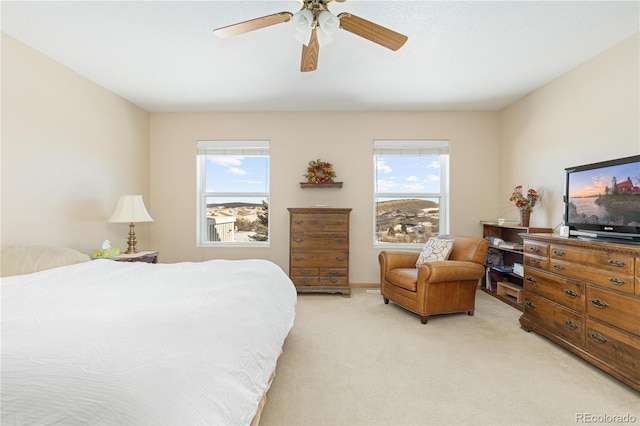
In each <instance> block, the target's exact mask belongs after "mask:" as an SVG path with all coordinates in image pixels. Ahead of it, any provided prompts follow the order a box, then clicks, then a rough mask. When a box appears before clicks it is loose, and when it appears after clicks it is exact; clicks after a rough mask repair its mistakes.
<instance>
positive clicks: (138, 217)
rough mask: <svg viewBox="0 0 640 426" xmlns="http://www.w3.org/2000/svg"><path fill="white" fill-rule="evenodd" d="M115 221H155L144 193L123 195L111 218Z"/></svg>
mask: <svg viewBox="0 0 640 426" xmlns="http://www.w3.org/2000/svg"><path fill="white" fill-rule="evenodd" d="M109 222H113V223H133V222H153V219H152V218H151V216H150V215H149V212H148V211H147V209H146V207H145V206H144V202H143V201H142V195H123V196H121V197H120V199H119V200H118V205H117V206H116V210H115V211H114V212H113V214H112V215H111V217H110V218H109Z"/></svg>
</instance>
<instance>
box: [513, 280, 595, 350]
mask: <svg viewBox="0 0 640 426" xmlns="http://www.w3.org/2000/svg"><path fill="white" fill-rule="evenodd" d="M524 315H525V316H528V317H530V318H531V319H533V320H534V321H535V322H537V323H539V324H540V325H542V326H543V327H544V328H546V329H548V330H549V331H551V332H553V333H554V334H556V335H558V336H561V337H562V338H564V339H565V340H568V341H569V342H571V343H573V344H575V345H584V336H585V333H584V319H583V316H582V315H580V314H578V313H576V312H573V311H571V310H569V309H567V308H563V307H562V306H560V305H558V304H555V303H553V302H550V301H548V300H546V299H543V298H542V297H538V296H536V295H534V294H532V293H529V292H528V291H525V295H524Z"/></svg>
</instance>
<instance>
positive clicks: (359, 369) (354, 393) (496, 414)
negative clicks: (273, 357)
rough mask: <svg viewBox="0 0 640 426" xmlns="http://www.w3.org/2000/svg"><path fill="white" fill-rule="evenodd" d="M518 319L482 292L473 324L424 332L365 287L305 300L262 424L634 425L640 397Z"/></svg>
mask: <svg viewBox="0 0 640 426" xmlns="http://www.w3.org/2000/svg"><path fill="white" fill-rule="evenodd" d="M519 316H520V312H519V311H518V310H516V309H514V308H512V307H510V306H508V305H506V304H504V303H502V302H500V301H498V300H496V299H494V298H492V297H490V296H489V295H487V294H485V293H483V292H480V291H479V292H478V295H477V300H476V313H475V316H473V317H470V316H468V315H466V314H452V315H441V316H432V317H430V318H429V323H428V324H427V325H422V324H420V320H419V318H418V317H417V316H416V315H414V314H411V313H409V312H407V311H405V310H404V309H401V308H399V307H398V306H396V305H393V303H390V304H389V305H384V304H383V302H382V297H381V296H380V294H379V293H370V292H368V291H367V290H364V289H354V290H353V292H352V297H351V298H343V297H341V296H340V295H330V294H301V295H299V296H298V307H297V314H296V323H295V325H294V327H293V329H292V331H291V333H290V334H289V337H288V338H287V340H286V342H285V345H284V353H283V354H282V356H281V357H280V360H279V362H278V367H277V375H276V378H275V381H274V383H273V385H272V387H271V390H270V391H269V393H268V395H267V404H266V406H265V409H264V412H263V414H262V420H261V422H260V424H261V425H520V424H529V425H575V424H581V423H603V420H606V419H608V420H612V416H627V417H626V418H627V419H628V420H627V421H626V423H630V424H640V393H638V392H636V391H634V390H633V389H631V388H630V387H628V386H626V385H623V384H622V383H620V382H619V381H617V380H616V379H613V378H612V377H610V376H609V375H607V374H606V373H603V372H602V371H600V370H599V369H597V368H595V367H593V366H591V365H590V364H588V363H586V362H584V361H582V360H581V359H580V358H578V357H576V356H574V355H572V354H571V353H569V352H568V351H566V350H564V349H562V348H561V347H559V346H557V345H555V344H553V343H551V342H549V341H548V340H546V339H545V338H543V337H541V336H539V335H537V334H535V333H526V332H524V331H523V330H521V329H520V326H519V323H518V318H519ZM600 416H609V417H600ZM594 419H595V420H596V421H594ZM598 419H599V420H600V421H597V420H598ZM621 419H623V418H622V417H621ZM609 423H611V422H609ZM618 423H624V421H620V420H619V421H618Z"/></svg>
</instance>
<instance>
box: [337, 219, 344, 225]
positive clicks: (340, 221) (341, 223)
mask: <svg viewBox="0 0 640 426" xmlns="http://www.w3.org/2000/svg"><path fill="white" fill-rule="evenodd" d="M336 224H338V225H344V220H338V221H337V222H336Z"/></svg>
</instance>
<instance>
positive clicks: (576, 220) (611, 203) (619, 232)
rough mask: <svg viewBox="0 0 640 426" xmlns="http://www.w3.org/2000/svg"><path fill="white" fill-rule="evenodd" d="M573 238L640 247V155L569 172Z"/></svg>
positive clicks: (567, 197) (567, 209) (567, 186)
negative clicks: (623, 243)
mask: <svg viewBox="0 0 640 426" xmlns="http://www.w3.org/2000/svg"><path fill="white" fill-rule="evenodd" d="M564 206H565V211H564V221H565V225H567V226H569V229H570V232H571V235H576V236H578V237H579V238H583V239H596V240H598V239H602V240H611V241H618V242H628V243H635V244H640V155H635V156H632V157H625V158H618V159H615V160H610V161H603V162H599V163H593V164H585V165H582V166H575V167H568V168H566V169H565V192H564Z"/></svg>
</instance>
